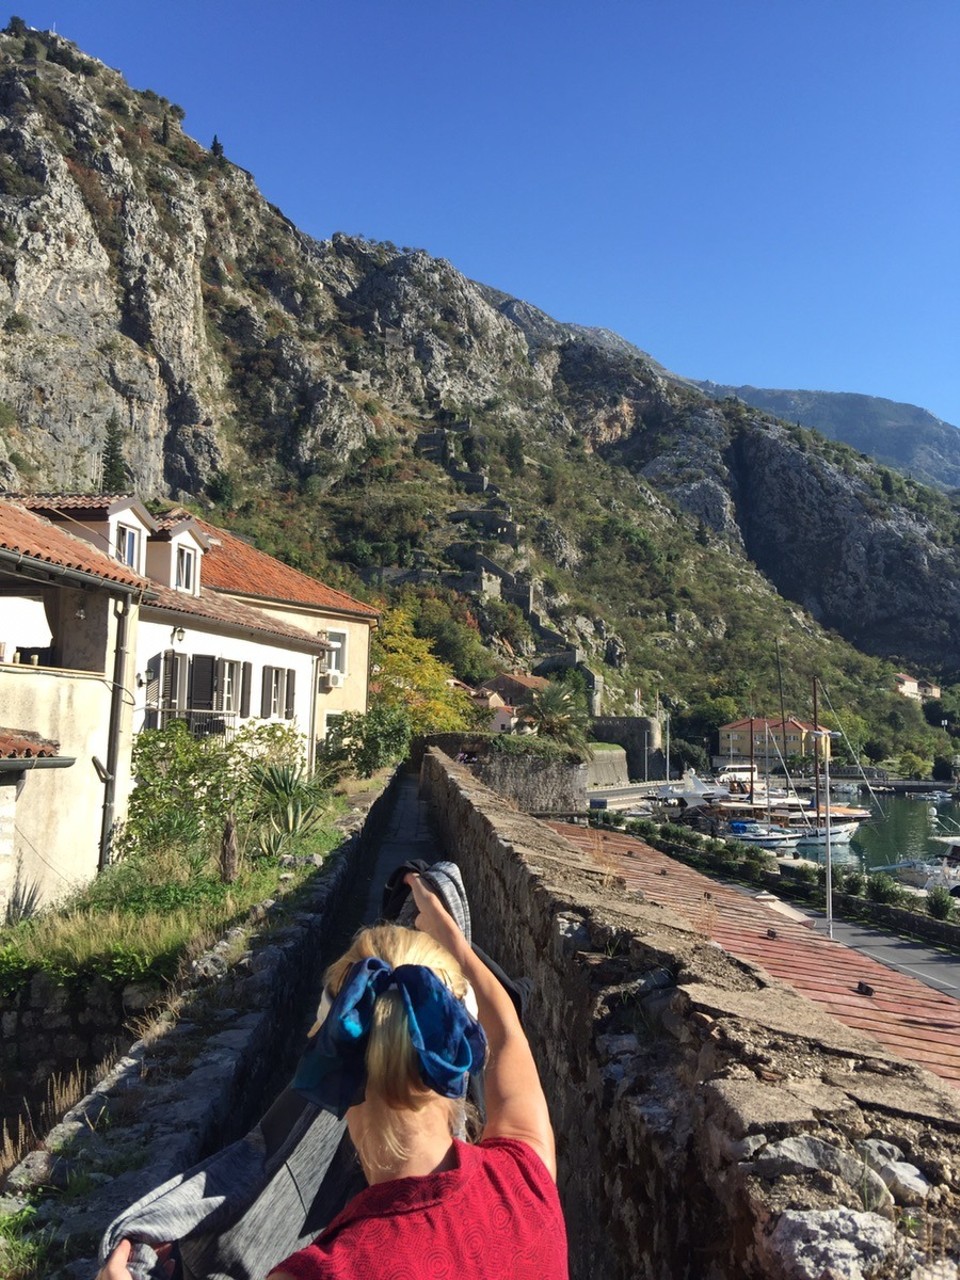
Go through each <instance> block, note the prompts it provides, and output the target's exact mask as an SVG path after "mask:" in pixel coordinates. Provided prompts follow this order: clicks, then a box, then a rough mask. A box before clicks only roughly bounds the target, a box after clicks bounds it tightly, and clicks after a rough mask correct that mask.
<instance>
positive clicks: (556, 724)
mask: <svg viewBox="0 0 960 1280" xmlns="http://www.w3.org/2000/svg"><path fill="white" fill-rule="evenodd" d="M517 712H518V715H519V716H520V719H521V720H525V721H526V722H527V724H528V725H530V727H531V728H532V729H533V732H534V733H537V734H539V735H540V736H541V737H543V738H552V739H553V740H554V741H555V742H562V743H565V744H566V745H567V746H569V747H575V748H579V749H584V748H585V747H586V744H587V728H588V726H589V722H590V721H589V716H588V715H587V714H586V713H585V712H584V710H583V707H582V706H581V705H580V704H579V703H578V700H577V696H576V692H575V690H574V689H573V688H572V687H567V686H566V685H563V684H560V683H559V682H557V681H555V680H551V681H550V682H549V683H548V684H547V685H545V686H544V687H543V688H542V689H534V690H533V691H532V692H531V694H530V697H529V698H528V699H527V701H526V702H525V703H524V704H523V705H522V706H521V707H518V708H517Z"/></svg>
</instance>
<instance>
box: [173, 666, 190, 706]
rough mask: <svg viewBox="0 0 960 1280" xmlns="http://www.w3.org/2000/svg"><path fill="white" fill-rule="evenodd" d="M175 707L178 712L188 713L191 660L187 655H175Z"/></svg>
mask: <svg viewBox="0 0 960 1280" xmlns="http://www.w3.org/2000/svg"><path fill="white" fill-rule="evenodd" d="M173 670H174V676H173V706H174V710H176V711H186V710H187V707H188V705H189V700H188V694H189V687H190V659H189V658H188V657H187V655H186V654H185V653H175V654H174V655H173Z"/></svg>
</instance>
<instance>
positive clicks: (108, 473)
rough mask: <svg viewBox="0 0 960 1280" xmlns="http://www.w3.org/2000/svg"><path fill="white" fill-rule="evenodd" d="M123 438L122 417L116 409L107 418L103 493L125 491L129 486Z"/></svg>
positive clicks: (101, 478)
mask: <svg viewBox="0 0 960 1280" xmlns="http://www.w3.org/2000/svg"><path fill="white" fill-rule="evenodd" d="M122 440H123V432H122V430H121V427H120V417H119V415H118V413H117V411H116V409H114V411H113V412H112V413H111V414H110V417H109V418H108V419H107V434H106V438H105V439H104V443H103V474H102V476H101V477H100V492H101V493H123V491H124V490H125V489H126V487H127V466H126V463H125V462H124V460H123V448H122V443H121V442H122Z"/></svg>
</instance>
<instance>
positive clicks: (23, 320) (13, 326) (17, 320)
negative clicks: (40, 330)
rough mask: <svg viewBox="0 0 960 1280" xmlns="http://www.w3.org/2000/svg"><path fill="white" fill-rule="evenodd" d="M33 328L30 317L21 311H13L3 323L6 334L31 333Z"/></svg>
mask: <svg viewBox="0 0 960 1280" xmlns="http://www.w3.org/2000/svg"><path fill="white" fill-rule="evenodd" d="M32 328H33V325H32V324H31V322H30V317H29V316H25V315H24V314H23V313H22V312H21V311H11V313H10V314H9V315H8V316H7V318H6V320H4V322H3V331H4V333H29V332H30V330H31V329H32Z"/></svg>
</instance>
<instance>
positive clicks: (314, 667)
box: [307, 655, 320, 775]
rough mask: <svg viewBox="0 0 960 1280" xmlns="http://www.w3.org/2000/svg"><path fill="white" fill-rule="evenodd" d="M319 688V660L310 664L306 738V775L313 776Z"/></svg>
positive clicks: (315, 659)
mask: <svg viewBox="0 0 960 1280" xmlns="http://www.w3.org/2000/svg"><path fill="white" fill-rule="evenodd" d="M319 688H320V659H319V658H318V657H317V656H316V655H314V657H313V658H312V660H311V662H310V731H309V734H308V736H307V773H308V774H309V775H312V774H313V771H314V768H315V766H316V762H317V690H318V689H319Z"/></svg>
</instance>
